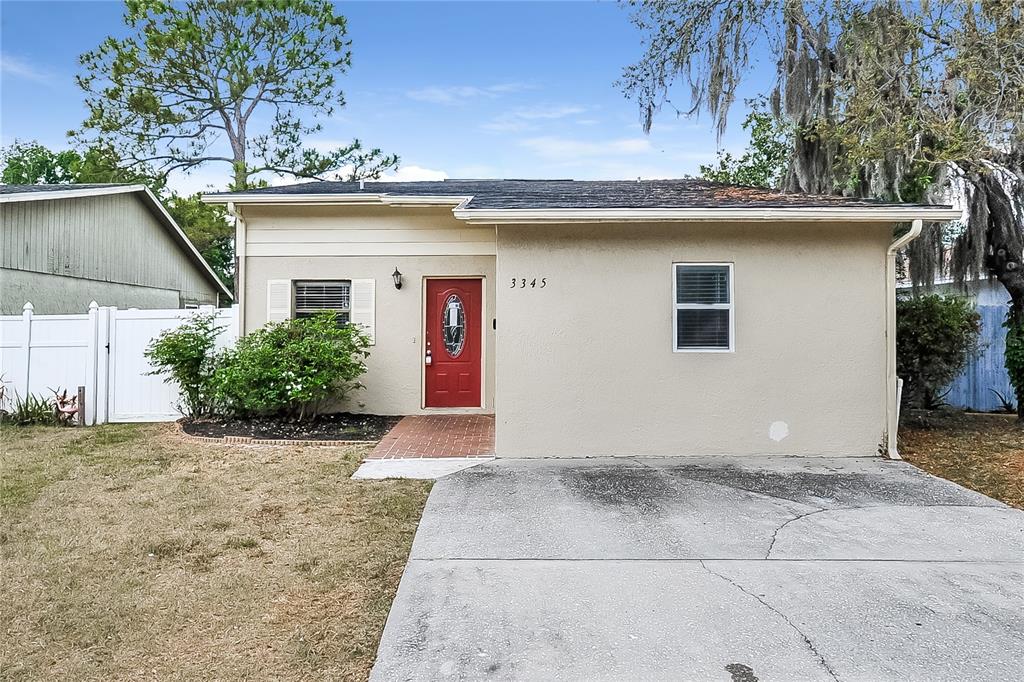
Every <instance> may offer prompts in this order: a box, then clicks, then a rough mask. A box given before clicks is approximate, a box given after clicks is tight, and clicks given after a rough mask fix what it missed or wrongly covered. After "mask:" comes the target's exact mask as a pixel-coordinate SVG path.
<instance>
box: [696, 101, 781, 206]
mask: <svg viewBox="0 0 1024 682" xmlns="http://www.w3.org/2000/svg"><path fill="white" fill-rule="evenodd" d="M743 129H744V130H746V131H748V132H749V133H750V145H749V146H748V147H747V151H745V152H744V153H743V155H742V156H740V157H739V158H736V157H734V156H733V155H732V154H730V153H729V152H723V151H719V152H718V159H717V162H716V163H715V165H701V167H700V174H701V176H702V177H704V178H705V179H706V180H713V181H715V182H725V183H729V184H732V185H751V186H754V187H778V186H779V184H780V182H781V181H782V176H783V173H785V171H786V161H787V160H788V158H789V150H790V140H789V136H788V135H787V133H786V129H785V127H784V126H782V125H781V124H780V122H779V121H778V119H776V118H775V117H774V116H772V115H771V114H770V113H768V112H765V111H761V110H759V109H757V108H756V107H755V109H754V110H753V111H751V112H750V114H748V115H747V118H746V120H745V121H743Z"/></svg>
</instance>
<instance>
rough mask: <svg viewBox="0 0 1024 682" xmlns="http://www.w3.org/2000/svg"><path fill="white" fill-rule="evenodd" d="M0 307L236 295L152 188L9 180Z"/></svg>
mask: <svg viewBox="0 0 1024 682" xmlns="http://www.w3.org/2000/svg"><path fill="white" fill-rule="evenodd" d="M0 224H2V226H3V231H2V235H0V239H2V241H0V314H2V315H16V314H20V313H21V310H22V308H23V307H24V305H25V303H26V302H31V303H32V306H33V308H34V310H35V313H36V314H62V313H84V312H85V311H86V310H87V309H88V306H89V303H90V302H91V301H96V302H97V303H99V304H100V305H104V306H117V307H119V308H183V307H191V306H197V305H203V304H208V305H218V303H219V302H220V301H226V300H230V298H231V293H230V292H229V291H228V290H227V289H226V288H225V287H224V285H223V284H222V283H221V282H220V280H219V279H217V276H216V275H215V274H214V273H213V271H212V270H211V269H210V266H209V265H207V263H206V261H205V260H203V258H202V256H200V255H199V252H198V251H196V249H195V247H194V246H193V245H192V243H191V242H190V241H189V240H188V238H187V237H186V236H185V234H184V233H183V232H182V231H181V229H180V228H179V227H178V226H177V225H176V224H175V222H174V219H173V218H171V216H170V215H169V214H168V213H167V211H166V210H165V209H164V207H163V206H162V205H161V204H160V202H159V200H157V198H156V197H155V196H153V194H152V193H151V192H150V191H149V190H148V189H146V187H145V186H143V185H0Z"/></svg>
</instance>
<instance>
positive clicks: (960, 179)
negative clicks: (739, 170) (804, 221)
mask: <svg viewBox="0 0 1024 682" xmlns="http://www.w3.org/2000/svg"><path fill="white" fill-rule="evenodd" d="M633 4H634V7H635V12H634V15H633V18H634V22H635V23H636V24H637V26H639V27H640V29H641V30H642V32H643V33H644V34H645V36H646V41H645V44H646V50H645V52H644V54H643V56H642V57H641V59H640V60H639V61H638V62H637V63H635V64H633V65H631V66H629V67H627V68H626V69H625V71H624V74H623V77H622V80H621V81H620V83H621V85H622V87H623V89H624V91H625V92H626V94H627V96H629V97H632V98H635V99H636V100H637V102H638V104H639V106H640V111H641V120H642V121H643V124H644V127H645V128H646V129H648V130H649V129H650V127H651V125H652V124H653V121H654V114H655V112H657V111H658V110H659V109H660V108H661V107H663V106H666V105H669V106H674V105H673V104H672V101H671V99H670V98H669V94H670V92H671V91H672V90H673V87H674V86H675V85H676V84H677V82H678V81H682V82H684V83H685V84H686V85H688V86H689V93H690V98H691V103H690V107H689V108H688V109H687V110H685V111H684V112H681V113H695V112H699V111H707V112H708V113H709V114H710V115H711V116H712V119H713V120H714V123H715V126H716V128H717V130H718V133H719V134H721V133H722V132H723V131H724V130H725V126H726V121H727V118H728V114H729V110H730V109H731V107H732V105H733V103H734V102H735V95H736V90H737V87H738V85H739V83H740V82H741V80H742V78H743V76H744V75H745V74H746V73H747V71H748V69H749V68H750V65H751V64H752V63H753V61H752V59H751V57H752V56H754V55H758V56H759V57H760V56H761V55H760V54H759V53H760V52H767V53H768V54H769V55H771V56H772V57H774V58H775V59H776V60H777V65H778V67H777V79H776V83H775V85H774V87H772V88H771V89H770V91H769V92H766V93H763V94H765V95H767V96H768V99H769V101H770V103H771V107H772V109H771V111H772V115H773V116H774V117H775V118H777V119H778V120H779V121H780V122H781V123H782V124H784V125H787V126H791V127H792V130H793V132H794V135H793V140H792V148H791V151H790V154H789V158H788V162H787V168H786V172H785V174H784V176H783V180H782V188H783V189H785V190H788V191H795V192H810V193H823V194H845V195H850V196H858V197H875V198H882V199H894V200H910V201H934V200H937V199H941V198H944V197H948V196H950V195H959V196H962V197H963V198H964V199H965V203H966V206H967V211H966V215H967V220H966V222H965V224H964V225H961V226H959V229H957V230H956V231H955V232H954V233H950V232H949V231H948V230H947V229H946V228H944V227H943V226H941V225H934V224H933V225H929V226H928V227H927V228H926V231H925V234H924V235H923V236H922V237H921V238H920V239H918V240H916V241H914V242H912V243H911V249H910V274H911V276H912V278H913V279H914V281H915V282H918V283H930V282H932V281H934V278H935V276H936V274H937V273H939V272H940V271H941V270H942V268H943V264H944V262H945V259H946V255H945V253H946V251H949V252H950V253H951V257H950V259H949V269H950V271H951V274H952V275H953V276H954V278H955V279H957V280H958V281H961V282H963V281H966V280H968V279H973V278H975V277H979V276H994V277H996V278H997V279H998V280H999V281H1000V282H1001V283H1002V284H1003V286H1004V287H1005V288H1006V290H1007V293H1008V295H1009V298H1010V318H1009V320H1008V323H1007V324H1008V330H1007V331H1008V334H1017V335H1018V338H1019V336H1020V335H1021V334H1024V331H1022V329H1024V267H1022V261H1024V9H1022V7H1021V5H1020V3H1019V2H1014V0H991V1H985V2H963V1H962V0H931V1H930V2H927V3H911V2H901V1H899V0H850V2H842V3H837V2H834V0H807V1H806V2H801V1H798V0H638V1H637V2H634V3H633ZM677 111H678V110H677ZM950 244H951V247H952V248H951V249H945V248H944V246H947V245H950ZM1008 347H1009V346H1008ZM1017 392H1018V395H1017V399H1018V400H1017V403H1018V406H1020V405H1021V404H1022V403H1024V388H1021V387H1018V388H1017ZM1018 409H1019V411H1020V412H1019V414H1020V416H1021V418H1022V419H1024V408H1021V407H1019V408H1018Z"/></svg>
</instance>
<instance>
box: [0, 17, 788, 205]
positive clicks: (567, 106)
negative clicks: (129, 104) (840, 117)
mask: <svg viewBox="0 0 1024 682" xmlns="http://www.w3.org/2000/svg"><path fill="white" fill-rule="evenodd" d="M339 8H340V11H341V12H342V13H343V14H345V16H346V17H347V18H348V20H349V33H350V37H351V39H352V41H353V46H352V51H353V66H352V69H351V71H350V72H349V73H348V74H346V75H345V76H344V77H343V80H342V83H343V87H344V90H345V95H346V99H347V102H348V104H347V106H346V107H345V108H344V109H342V110H340V111H339V112H338V113H337V114H336V115H335V116H334V117H333V118H332V119H330V120H327V121H324V130H323V131H322V132H321V133H320V134H319V135H317V136H316V139H312V140H309V141H308V142H310V143H312V144H315V145H317V146H322V147H329V146H331V145H332V144H333V143H334V142H335V141H337V142H342V141H346V140H349V139H351V138H353V137H359V138H360V139H362V140H363V141H364V143H366V144H368V145H373V146H378V147H380V148H382V149H384V150H385V151H389V152H395V153H397V154H399V155H400V156H401V157H402V166H403V169H402V170H401V171H400V172H399V176H398V177H399V178H401V179H430V180H433V179H439V178H442V177H506V178H513V177H519V178H536V177H559V178H568V177H571V178H577V179H622V178H629V179H632V178H636V177H645V178H655V177H679V176H681V175H684V174H687V173H695V172H696V170H697V166H698V164H700V163H704V162H707V161H709V160H713V159H714V156H715V150H716V148H717V143H716V140H715V135H714V132H713V129H712V126H711V124H710V121H709V119H708V118H707V117H706V116H704V117H702V118H701V119H699V120H694V119H686V118H677V117H676V115H675V113H674V112H671V111H666V112H663V113H662V114H661V115H660V116H659V118H658V119H657V120H656V123H655V126H654V130H653V131H652V133H651V134H650V135H649V136H648V135H644V134H643V131H642V130H641V129H640V126H639V124H638V121H639V118H638V114H637V109H636V107H635V105H634V104H633V103H632V102H630V101H628V100H626V99H625V98H624V97H623V95H622V93H621V92H620V91H619V90H618V89H617V88H616V87H615V85H614V81H615V80H616V79H617V78H618V76H619V74H620V72H621V69H622V67H623V66H625V65H627V64H629V63H631V62H632V61H634V60H635V59H636V58H637V57H638V56H639V55H640V54H641V50H642V47H641V43H640V35H639V34H638V32H637V31H636V29H635V28H634V27H633V26H632V25H631V24H630V22H629V16H628V12H627V10H626V9H624V8H623V7H621V6H620V5H618V4H615V3H608V2H602V3H593V2H446V3H441V2H372V3H371V2H352V3H341V4H340V5H339ZM121 15H122V5H121V4H120V3H118V2H107V1H91V2H46V1H35V2H27V1H11V0H4V1H3V2H2V3H0V30H2V35H0V143H2V144H9V143H10V142H11V141H13V140H14V139H16V138H17V139H36V140H39V141H40V142H42V143H43V144H46V145H49V146H57V147H60V146H64V145H65V144H66V143H65V138H64V135H65V133H66V131H67V130H69V129H71V128H73V127H75V126H76V125H78V124H79V123H80V122H81V120H82V119H83V117H84V109H83V107H82V97H81V93H80V91H79V90H78V89H77V86H76V85H75V83H74V75H75V73H77V70H78V66H77V57H78V55H79V54H81V53H82V52H85V51H87V50H89V49H92V48H93V47H95V46H96V45H97V44H98V43H99V42H100V41H101V40H102V39H103V38H104V37H105V36H107V35H111V34H113V35H117V36H120V35H124V33H125V31H126V29H125V27H124V25H123V23H122V21H121ZM766 68H767V69H768V70H765V69H766ZM755 69H756V71H755V73H754V74H753V75H752V77H751V79H750V82H751V83H754V84H758V85H760V86H761V87H767V86H768V85H770V83H771V77H772V74H771V70H770V65H769V66H768V67H765V66H763V65H759V66H756V67H755ZM753 94H754V91H753V90H751V89H750V88H745V89H744V90H743V91H742V92H741V97H749V96H751V95H753ZM743 117H744V108H743V107H742V106H739V107H737V108H736V109H735V110H734V112H733V115H732V117H731V119H730V126H729V130H728V132H727V134H726V136H725V138H724V139H723V140H722V143H721V144H722V146H723V147H724V148H725V149H727V150H730V151H738V150H741V149H742V148H743V146H744V143H745V140H746V135H745V133H744V132H743V131H742V130H741V129H740V123H741V122H742V120H743ZM228 170H229V169H228V167H227V166H218V165H213V166H209V167H206V168H204V169H202V170H200V171H197V172H195V173H193V174H192V175H191V176H189V177H182V176H179V177H176V178H173V179H172V185H174V186H175V187H176V188H178V189H180V190H187V191H195V190H200V189H205V188H207V187H222V186H223V185H225V184H226V181H227V176H228Z"/></svg>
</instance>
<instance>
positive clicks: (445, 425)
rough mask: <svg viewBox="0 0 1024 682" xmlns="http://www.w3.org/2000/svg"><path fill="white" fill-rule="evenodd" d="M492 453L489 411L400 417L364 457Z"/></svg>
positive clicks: (492, 427)
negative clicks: (396, 423)
mask: <svg viewBox="0 0 1024 682" xmlns="http://www.w3.org/2000/svg"><path fill="white" fill-rule="evenodd" d="M493 456H494V417H493V416H492V415H488V414H438V415H422V416H421V415H417V416H411V417H403V418H402V421H400V422H398V425H397V426H395V428H393V429H391V431H389V432H388V434H387V435H386V436H384V438H382V439H381V441H380V443H378V444H377V447H375V448H374V449H373V452H371V453H370V454H369V455H368V456H367V459H408V458H418V457H493Z"/></svg>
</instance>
